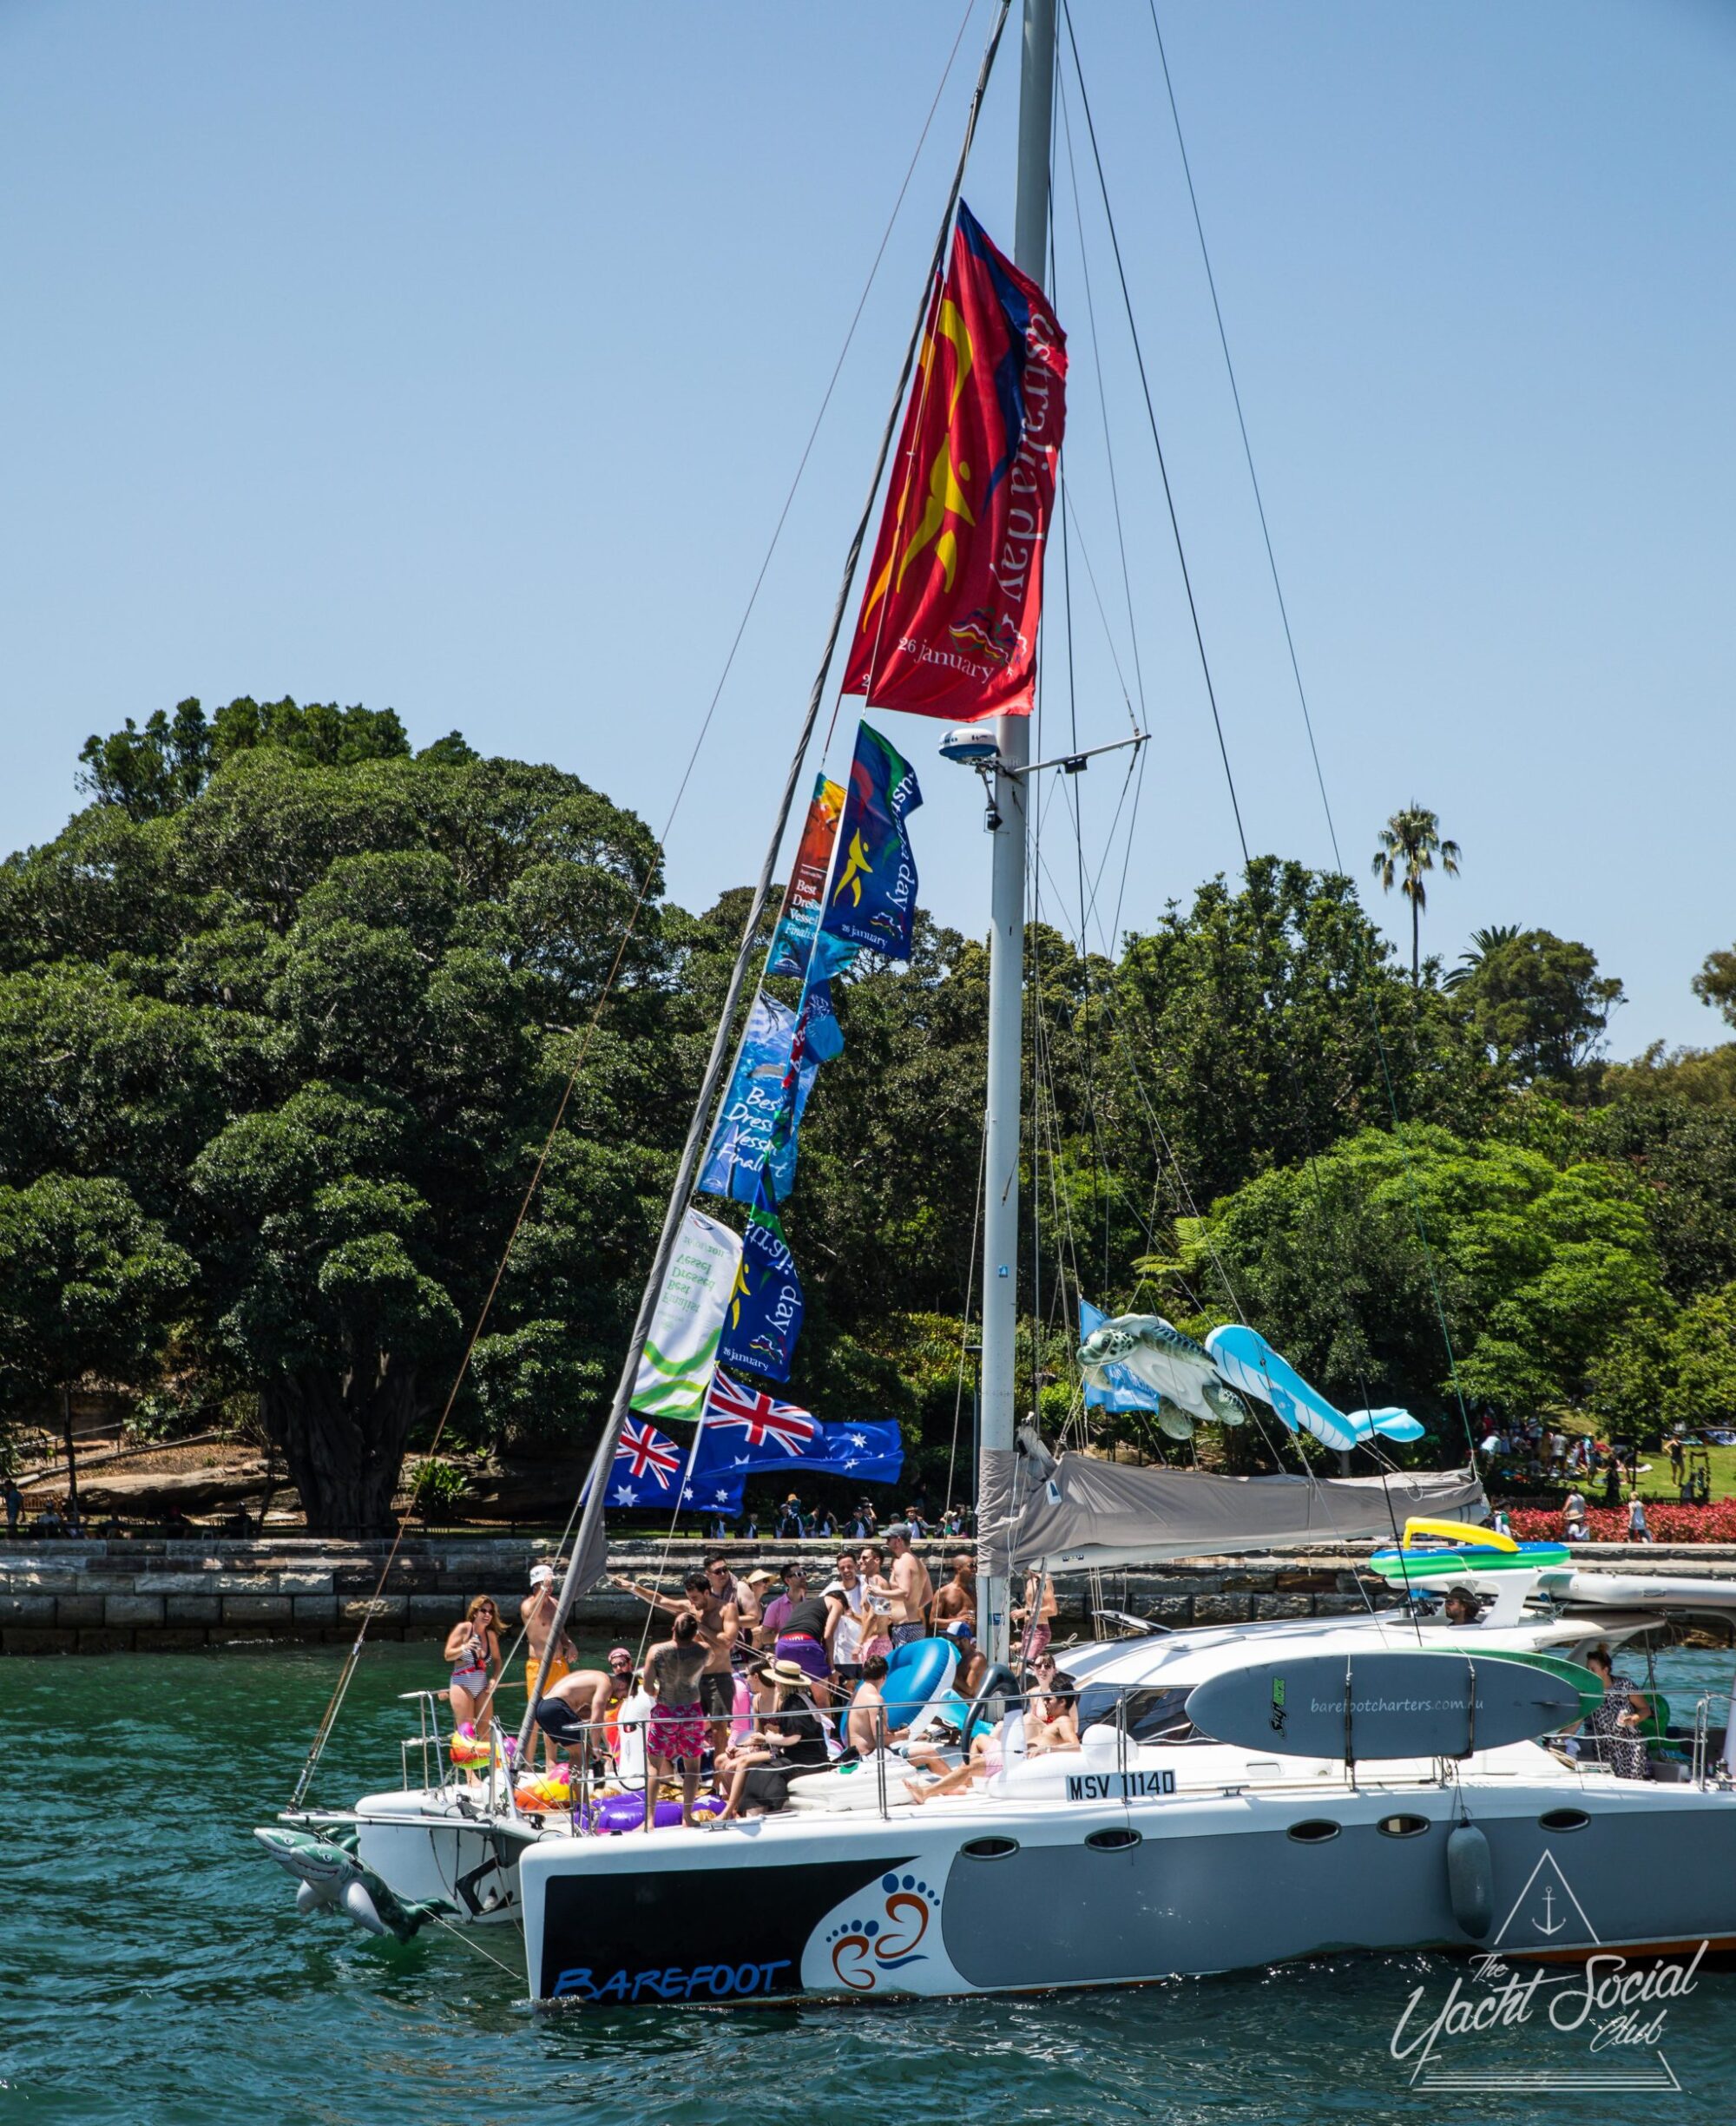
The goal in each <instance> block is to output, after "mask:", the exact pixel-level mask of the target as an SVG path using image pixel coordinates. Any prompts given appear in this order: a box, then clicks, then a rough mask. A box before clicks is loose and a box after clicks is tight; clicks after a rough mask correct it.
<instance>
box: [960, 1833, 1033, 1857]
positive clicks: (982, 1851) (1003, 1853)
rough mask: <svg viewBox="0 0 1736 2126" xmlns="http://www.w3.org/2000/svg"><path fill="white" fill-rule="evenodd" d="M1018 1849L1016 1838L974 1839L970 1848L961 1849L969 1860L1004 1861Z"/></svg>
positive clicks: (963, 1847) (961, 1847)
mask: <svg viewBox="0 0 1736 2126" xmlns="http://www.w3.org/2000/svg"><path fill="white" fill-rule="evenodd" d="M1018 1849H1019V1841H1018V1840H1017V1839H1016V1838H973V1839H972V1840H970V1844H969V1845H968V1846H960V1847H959V1851H960V1852H961V1853H963V1855H964V1857H965V1859H967V1860H1004V1859H1006V1857H1007V1855H1008V1854H1009V1853H1016V1852H1017V1851H1018Z"/></svg>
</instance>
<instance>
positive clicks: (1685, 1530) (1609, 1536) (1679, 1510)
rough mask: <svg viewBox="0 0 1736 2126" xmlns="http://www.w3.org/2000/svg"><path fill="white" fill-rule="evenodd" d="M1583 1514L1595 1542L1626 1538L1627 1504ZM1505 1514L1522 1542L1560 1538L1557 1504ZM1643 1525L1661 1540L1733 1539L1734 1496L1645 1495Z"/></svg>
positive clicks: (1735, 1531) (1735, 1527) (1735, 1534)
mask: <svg viewBox="0 0 1736 2126" xmlns="http://www.w3.org/2000/svg"><path fill="white" fill-rule="evenodd" d="M1508 1518H1509V1520H1510V1521H1511V1522H1512V1524H1513V1533H1514V1534H1515V1535H1516V1537H1518V1538H1519V1540H1520V1541H1521V1542H1522V1543H1559V1542H1560V1541H1561V1539H1562V1516H1561V1509H1560V1508H1559V1507H1555V1506H1521V1507H1518V1508H1516V1510H1515V1511H1513V1512H1511V1513H1510V1514H1509V1516H1508ZM1586 1523H1587V1525H1588V1527H1589V1528H1590V1530H1591V1539H1592V1541H1593V1542H1594V1543H1623V1542H1625V1541H1626V1540H1627V1507H1626V1506H1593V1507H1592V1508H1591V1509H1590V1510H1589V1511H1588V1513H1587V1514H1586ZM1646 1525H1647V1527H1648V1528H1649V1529H1650V1530H1651V1531H1652V1533H1653V1534H1654V1536H1655V1537H1657V1539H1658V1541H1659V1542H1660V1543H1736V1498H1720V1499H1715V1500H1714V1501H1713V1503H1712V1504H1710V1505H1708V1506H1684V1505H1680V1504H1676V1505H1658V1504H1654V1502H1653V1501H1652V1500H1651V1499H1649V1498H1648V1499H1647V1501H1646Z"/></svg>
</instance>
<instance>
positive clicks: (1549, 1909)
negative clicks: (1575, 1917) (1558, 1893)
mask: <svg viewBox="0 0 1736 2126" xmlns="http://www.w3.org/2000/svg"><path fill="white" fill-rule="evenodd" d="M1551 1920H1554V1921H1555V1924H1554V1925H1550V1924H1549V1922H1550V1921H1551ZM1531 1924H1532V1925H1533V1926H1534V1927H1535V1928H1536V1930H1537V1932H1539V1933H1540V1934H1559V1933H1560V1932H1561V1931H1562V1928H1563V1927H1564V1926H1565V1925H1567V1921H1566V1920H1565V1919H1555V1892H1554V1891H1553V1890H1552V1889H1551V1888H1550V1887H1549V1884H1548V1883H1545V1884H1544V1885H1543V1916H1542V1919H1534V1920H1532V1922H1531Z"/></svg>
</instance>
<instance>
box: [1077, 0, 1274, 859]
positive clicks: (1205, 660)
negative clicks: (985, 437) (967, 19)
mask: <svg viewBox="0 0 1736 2126" xmlns="http://www.w3.org/2000/svg"><path fill="white" fill-rule="evenodd" d="M1061 16H1062V21H1063V22H1064V23H1066V25H1067V42H1068V46H1069V49H1070V50H1071V51H1072V54H1073V73H1074V78H1075V80H1076V81H1077V82H1078V84H1079V104H1080V109H1082V111H1083V113H1084V115H1085V130H1086V135H1087V137H1088V140H1089V142H1090V143H1091V160H1092V161H1093V162H1094V163H1095V166H1096V170H1097V186H1098V189H1099V191H1100V192H1101V195H1102V201H1103V215H1104V219H1105V220H1106V221H1107V222H1108V228H1109V243H1110V246H1111V247H1112V249H1113V250H1114V253H1115V273H1116V277H1117V278H1118V279H1119V280H1120V282H1121V302H1122V305H1123V306H1124V308H1125V309H1126V311H1127V317H1128V334H1129V335H1130V337H1131V339H1132V340H1133V348H1134V361H1135V362H1136V363H1137V365H1138V366H1139V377H1140V389H1141V392H1143V394H1144V397H1145V411H1146V418H1147V421H1148V422H1149V424H1150V426H1151V440H1152V447H1153V448H1154V450H1155V451H1156V452H1157V469H1158V471H1159V473H1160V474H1161V477H1162V480H1163V498H1164V501H1165V503H1166V504H1167V506H1168V510H1169V528H1170V530H1171V532H1172V534H1173V535H1174V540H1175V557H1176V560H1177V561H1178V562H1179V563H1180V567H1181V583H1182V588H1183V589H1185V590H1186V592H1187V612H1188V616H1189V618H1190V619H1191V620H1192V621H1193V641H1194V644H1195V646H1196V647H1197V648H1198V650H1199V653H1200V672H1201V674H1202V675H1203V676H1204V678H1205V681H1206V698H1207V701H1209V702H1210V703H1211V706H1212V726H1213V729H1214V730H1215V731H1216V733H1217V734H1218V752H1219V755H1220V758H1221V759H1222V760H1223V763H1224V780H1225V781H1226V783H1227V785H1228V787H1229V793H1230V810H1231V811H1232V812H1233V813H1234V814H1235V821H1236V839H1237V840H1238V841H1239V842H1240V844H1241V850H1242V862H1243V864H1244V865H1246V864H1247V862H1248V861H1249V857H1248V845H1247V835H1246V832H1245V830H1244V828H1243V826H1242V808H1241V804H1240V800H1239V799H1238V798H1237V796H1236V782H1235V777H1234V775H1233V773H1231V770H1230V749H1229V745H1228V742H1227V741H1226V739H1225V736H1224V720H1223V717H1222V716H1221V715H1220V713H1219V710H1218V690H1217V688H1216V687H1215V686H1214V685H1213V682H1212V662H1211V659H1210V658H1209V657H1208V656H1207V655H1206V635H1205V631H1204V629H1202V628H1201V626H1200V608H1199V606H1198V604H1197V603H1196V602H1195V600H1194V596H1193V576H1192V574H1191V573H1190V571H1189V569H1188V567H1187V548H1186V546H1185V545H1184V543H1183V542H1182V537H1181V520H1180V517H1178V516H1177V515H1176V511H1175V496H1174V490H1172V489H1171V487H1170V484H1169V466H1168V464H1167V461H1166V460H1165V457H1164V455H1163V438H1162V437H1161V435H1160V434H1159V432H1158V426H1157V409H1156V407H1155V406H1154V405H1153V403H1152V396H1151V379H1150V378H1149V377H1147V374H1146V367H1145V351H1144V349H1143V348H1142V347H1141V345H1140V336H1139V326H1138V325H1137V323H1136V322H1135V320H1134V304H1133V295H1132V293H1131V291H1130V290H1129V288H1128V273H1127V267H1126V266H1125V265H1124V264H1123V262H1122V260H1121V237H1120V235H1119V234H1117V232H1116V229H1115V213H1114V210H1113V209H1112V208H1111V207H1110V205H1109V186H1108V179H1107V178H1106V177H1105V175H1104V174H1103V158H1102V156H1101V154H1100V153H1099V151H1098V147H1097V128H1096V125H1095V122H1094V120H1093V118H1092V115H1091V99H1090V97H1089V95H1088V94H1087V92H1086V88H1085V76H1084V74H1083V72H1082V70H1081V68H1080V64H1079V43H1078V39H1077V38H1076V37H1075V36H1074V34H1073V10H1072V9H1071V8H1070V7H1069V5H1068V4H1067V0H1061Z"/></svg>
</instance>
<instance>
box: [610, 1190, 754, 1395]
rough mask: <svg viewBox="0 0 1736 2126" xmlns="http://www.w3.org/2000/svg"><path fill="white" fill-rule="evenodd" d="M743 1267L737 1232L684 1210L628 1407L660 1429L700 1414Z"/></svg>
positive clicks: (703, 1215) (699, 1213)
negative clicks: (641, 1414)
mask: <svg viewBox="0 0 1736 2126" xmlns="http://www.w3.org/2000/svg"><path fill="white" fill-rule="evenodd" d="M740 1264H741V1236H740V1234H738V1233H732V1232H731V1231H730V1229H729V1228H728V1227H727V1226H720V1225H719V1223H718V1222H717V1221H716V1219H714V1218H707V1216H706V1215H705V1214H704V1213H703V1212H702V1211H689V1212H688V1213H687V1216H686V1217H685V1218H684V1219H683V1220H682V1221H681V1234H680V1237H679V1238H678V1239H677V1240H676V1242H675V1252H674V1254H673V1255H672V1256H671V1257H670V1258H669V1268H668V1274H667V1276H665V1278H664V1280H663V1289H662V1290H661V1292H660V1293H658V1294H657V1311H656V1313H654V1315H653V1316H652V1318H651V1330H650V1333H649V1334H648V1336H647V1337H646V1339H645V1352H644V1355H643V1357H642V1358H641V1359H640V1361H639V1379H638V1382H637V1384H636V1386H635V1388H634V1391H633V1407H634V1408H635V1410H639V1411H642V1412H644V1413H645V1414H646V1415H647V1416H648V1417H652V1418H656V1420H657V1422H658V1423H659V1424H660V1425H666V1424H667V1423H668V1421H669V1419H670V1418H697V1417H699V1416H700V1413H701V1412H703V1410H704V1409H705V1405H706V1396H707V1392H709V1390H710V1387H711V1377H712V1374H713V1372H715V1371H716V1369H717V1346H718V1340H719V1339H720V1337H721V1336H722V1334H723V1319H724V1315H725V1314H726V1313H727V1311H728V1308H729V1302H730V1298H731V1295H732V1294H733V1292H734V1290H735V1284H736V1277H737V1274H738V1272H739V1270H740Z"/></svg>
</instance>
